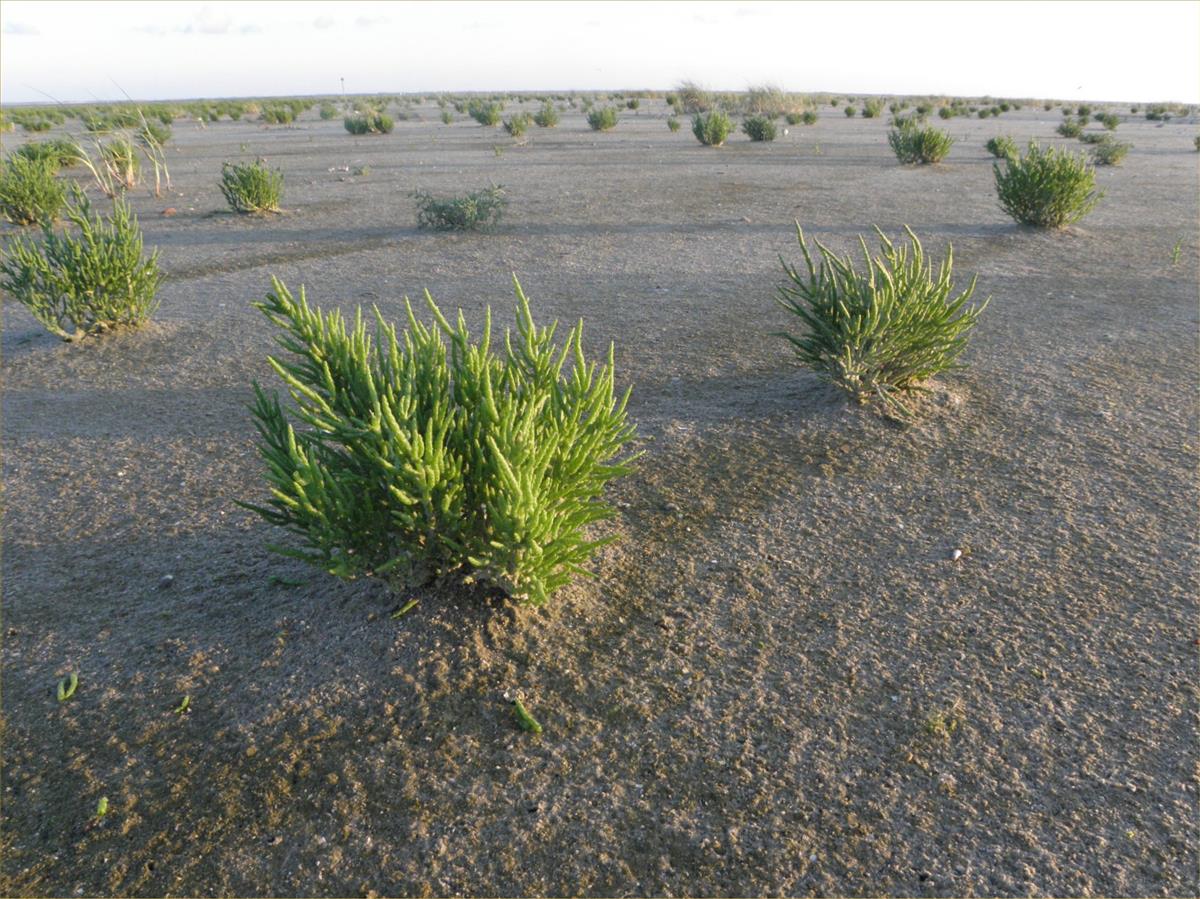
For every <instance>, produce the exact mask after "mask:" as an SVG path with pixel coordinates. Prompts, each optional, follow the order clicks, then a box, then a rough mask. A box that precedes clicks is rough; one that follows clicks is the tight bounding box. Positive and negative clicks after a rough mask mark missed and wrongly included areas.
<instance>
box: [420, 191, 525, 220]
mask: <svg viewBox="0 0 1200 899" xmlns="http://www.w3.org/2000/svg"><path fill="white" fill-rule="evenodd" d="M413 196H414V197H415V198H416V200H417V227H418V228H422V229H426V230H430V231H478V230H481V229H484V228H489V227H491V226H493V225H495V224H497V223H498V222H499V221H500V216H501V215H502V214H503V212H504V207H505V206H506V205H508V200H507V198H506V197H505V194H504V188H503V187H500V186H499V185H492V186H491V187H487V188H484V189H483V190H477V191H473V192H472V193H469V194H466V195H465V196H462V197H442V198H439V197H434V196H433V195H432V194H429V193H427V192H425V191H416V192H415V193H414V194H413Z"/></svg>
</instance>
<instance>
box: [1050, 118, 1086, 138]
mask: <svg viewBox="0 0 1200 899" xmlns="http://www.w3.org/2000/svg"><path fill="white" fill-rule="evenodd" d="M1056 130H1057V131H1058V133H1059V134H1061V135H1062V136H1063V137H1079V135H1081V134H1082V133H1083V126H1082V125H1080V124H1079V123H1078V122H1074V121H1072V120H1070V119H1066V120H1065V121H1063V122H1062V123H1061V124H1060V125H1059V126H1058V128H1057V129H1056Z"/></svg>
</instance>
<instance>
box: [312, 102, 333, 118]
mask: <svg viewBox="0 0 1200 899" xmlns="http://www.w3.org/2000/svg"><path fill="white" fill-rule="evenodd" d="M317 115H319V116H320V117H321V121H322V122H328V121H331V120H333V119H336V118H337V107H336V106H334V105H333V104H332V103H322V104H321V105H320V106H318V107H317Z"/></svg>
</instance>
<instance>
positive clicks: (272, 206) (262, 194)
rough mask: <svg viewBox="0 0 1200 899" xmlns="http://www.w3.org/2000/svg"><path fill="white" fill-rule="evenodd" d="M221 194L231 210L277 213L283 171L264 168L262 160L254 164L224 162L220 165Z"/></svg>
mask: <svg viewBox="0 0 1200 899" xmlns="http://www.w3.org/2000/svg"><path fill="white" fill-rule="evenodd" d="M221 193H222V194H224V195H225V201H226V202H227V203H229V208H230V209H232V210H233V211H234V212H241V213H247V214H255V215H261V214H262V213H266V212H278V211H279V199H280V196H281V195H282V194H283V173H282V172H279V171H272V170H271V169H269V168H267V166H266V163H265V162H263V160H261V159H259V160H255V162H254V163H253V164H239V163H231V162H226V163H224V164H223V165H222V166H221Z"/></svg>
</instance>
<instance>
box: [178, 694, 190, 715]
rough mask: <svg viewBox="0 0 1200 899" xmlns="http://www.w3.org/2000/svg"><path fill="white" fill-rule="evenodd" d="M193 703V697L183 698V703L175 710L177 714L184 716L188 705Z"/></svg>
mask: <svg viewBox="0 0 1200 899" xmlns="http://www.w3.org/2000/svg"><path fill="white" fill-rule="evenodd" d="M191 701H192V697H191V696H185V697H183V702H181V703H179V705H178V706H177V707H176V708H175V714H176V715H182V714H183V713H184V712H186V711H187V708H188V705H189V704H190V703H191Z"/></svg>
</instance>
